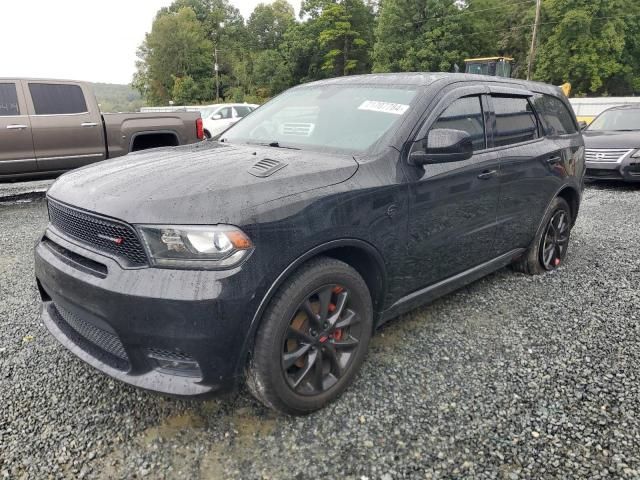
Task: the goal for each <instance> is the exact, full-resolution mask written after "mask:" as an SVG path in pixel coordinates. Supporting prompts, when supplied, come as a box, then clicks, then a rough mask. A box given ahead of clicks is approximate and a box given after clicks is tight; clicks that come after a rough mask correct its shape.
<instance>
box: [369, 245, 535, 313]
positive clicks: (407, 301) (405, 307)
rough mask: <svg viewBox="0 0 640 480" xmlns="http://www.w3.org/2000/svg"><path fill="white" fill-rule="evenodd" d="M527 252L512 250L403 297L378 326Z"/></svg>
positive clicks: (507, 263)
mask: <svg viewBox="0 0 640 480" xmlns="http://www.w3.org/2000/svg"><path fill="white" fill-rule="evenodd" d="M525 251H526V249H524V248H518V249H515V250H511V251H510V252H507V253H505V254H503V255H500V256H499V257H496V258H494V259H493V260H489V261H488V262H485V263H482V264H480V265H477V266H475V267H473V268H470V269H469V270H466V271H464V272H462V273H459V274H457V275H454V276H453V277H449V278H447V279H445V280H442V281H440V282H438V283H435V284H433V285H430V286H428V287H426V288H422V289H420V290H417V291H415V292H413V293H410V294H409V295H407V296H405V297H402V298H401V299H400V300H398V301H397V302H396V303H394V304H393V305H391V307H389V308H388V309H387V310H385V311H384V312H383V313H382V315H381V318H380V321H379V322H378V325H382V324H383V323H385V322H387V321H389V320H391V319H393V318H395V317H397V316H398V315H402V314H403V313H406V312H408V311H410V310H413V309H415V308H417V307H419V306H421V305H424V304H425V303H429V302H432V301H434V300H436V299H437V298H439V297H442V296H443V295H446V294H447V293H451V292H453V291H454V290H458V289H459V288H461V287H463V286H465V285H468V284H469V283H472V282H475V281H476V280H479V279H481V278H482V277H485V276H487V275H489V274H490V273H493V272H495V271H496V270H499V269H501V268H502V267H506V266H507V265H509V264H511V263H512V262H513V261H514V260H517V259H518V258H519V257H521V256H522V254H524V252H525Z"/></svg>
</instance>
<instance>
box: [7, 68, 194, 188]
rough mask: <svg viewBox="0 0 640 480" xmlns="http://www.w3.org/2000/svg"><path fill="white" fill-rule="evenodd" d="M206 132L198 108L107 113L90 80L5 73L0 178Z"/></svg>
mask: <svg viewBox="0 0 640 480" xmlns="http://www.w3.org/2000/svg"><path fill="white" fill-rule="evenodd" d="M203 136H204V131H203V129H202V120H201V119H200V115H199V114H198V113H189V112H184V113H105V114H103V113H101V112H100V108H99V106H98V103H97V102H96V99H95V96H94V95H93V92H92V90H91V87H90V85H89V84H87V83H84V82H73V81H62V80H37V79H8V78H0V178H18V177H21V176H33V175H38V174H51V173H58V172H63V171H65V170H71V169H73V168H77V167H81V166H83V165H87V164H89V163H94V162H99V161H101V160H105V159H107V158H115V157H119V156H121V155H125V154H127V153H129V152H135V151H138V150H146V149H149V148H156V147H166V146H176V145H184V144H188V143H194V142H197V141H199V140H201V139H202V138H203Z"/></svg>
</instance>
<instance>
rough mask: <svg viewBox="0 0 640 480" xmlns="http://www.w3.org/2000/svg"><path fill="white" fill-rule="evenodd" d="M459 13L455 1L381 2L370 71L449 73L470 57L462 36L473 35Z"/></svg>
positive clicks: (465, 40)
mask: <svg viewBox="0 0 640 480" xmlns="http://www.w3.org/2000/svg"><path fill="white" fill-rule="evenodd" d="M461 11H462V6H461V5H460V4H459V2H457V1H456V0H426V1H425V0H384V1H383V2H382V6H381V8H380V13H379V20H378V26H377V29H376V44H375V47H374V51H373V57H374V64H373V69H374V71H376V72H393V71H427V72H428V71H451V70H452V69H453V66H454V64H461V62H462V60H463V59H464V57H466V56H468V55H469V54H470V51H469V49H468V48H467V43H466V42H467V38H465V37H464V35H465V34H469V33H473V32H471V31H470V29H469V28H468V25H469V23H468V22H467V21H465V19H464V18H463V17H464V16H460V14H461ZM462 38H464V40H462Z"/></svg>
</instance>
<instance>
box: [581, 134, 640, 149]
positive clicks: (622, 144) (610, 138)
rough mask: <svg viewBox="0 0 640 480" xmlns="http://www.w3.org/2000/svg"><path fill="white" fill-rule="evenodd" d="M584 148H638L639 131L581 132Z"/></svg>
mask: <svg viewBox="0 0 640 480" xmlns="http://www.w3.org/2000/svg"><path fill="white" fill-rule="evenodd" d="M582 136H583V137H584V146H585V148H629V149H631V148H640V131H637V132H616V131H596V130H593V131H589V130H585V131H584V132H582Z"/></svg>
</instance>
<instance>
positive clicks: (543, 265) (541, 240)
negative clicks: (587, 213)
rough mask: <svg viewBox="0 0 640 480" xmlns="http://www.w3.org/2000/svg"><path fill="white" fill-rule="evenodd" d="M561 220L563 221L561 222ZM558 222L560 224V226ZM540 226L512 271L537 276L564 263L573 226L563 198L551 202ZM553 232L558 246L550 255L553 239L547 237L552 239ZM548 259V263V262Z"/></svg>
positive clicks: (568, 209)
mask: <svg viewBox="0 0 640 480" xmlns="http://www.w3.org/2000/svg"><path fill="white" fill-rule="evenodd" d="M563 218H564V220H562V219H563ZM552 222H553V223H554V225H553V226H552ZM559 222H562V223H561V224H560V223H559ZM564 222H566V224H565V223H564ZM542 225H543V227H542V228H541V229H540V230H539V231H538V233H537V234H536V238H535V239H534V241H533V243H532V244H531V246H530V247H529V249H528V250H527V252H526V253H525V254H524V255H523V256H522V257H521V258H520V259H518V260H517V261H516V262H514V264H513V268H514V270H516V271H518V272H522V273H526V274H529V275H538V274H541V273H544V272H547V271H551V270H555V269H556V268H558V267H559V266H560V265H562V263H563V262H564V259H565V258H566V255H567V251H568V249H569V240H570V237H571V227H572V225H573V217H572V216H571V208H570V207H569V204H568V203H567V201H566V200H565V199H564V198H562V197H556V198H555V199H554V200H553V202H552V203H551V207H550V208H549V209H548V210H547V212H546V214H545V216H544V220H543V221H542ZM558 225H562V232H558V228H557V226H558ZM554 232H556V235H555V239H556V240H558V245H556V246H555V247H554V249H553V253H552V254H551V250H550V249H551V243H553V241H552V240H553V238H550V237H549V235H551V237H553V235H554ZM560 233H561V234H560ZM545 242H546V243H545ZM545 249H546V251H547V252H548V253H549V254H548V255H545ZM550 255H551V256H550ZM549 259H550V261H548V260H549Z"/></svg>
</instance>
